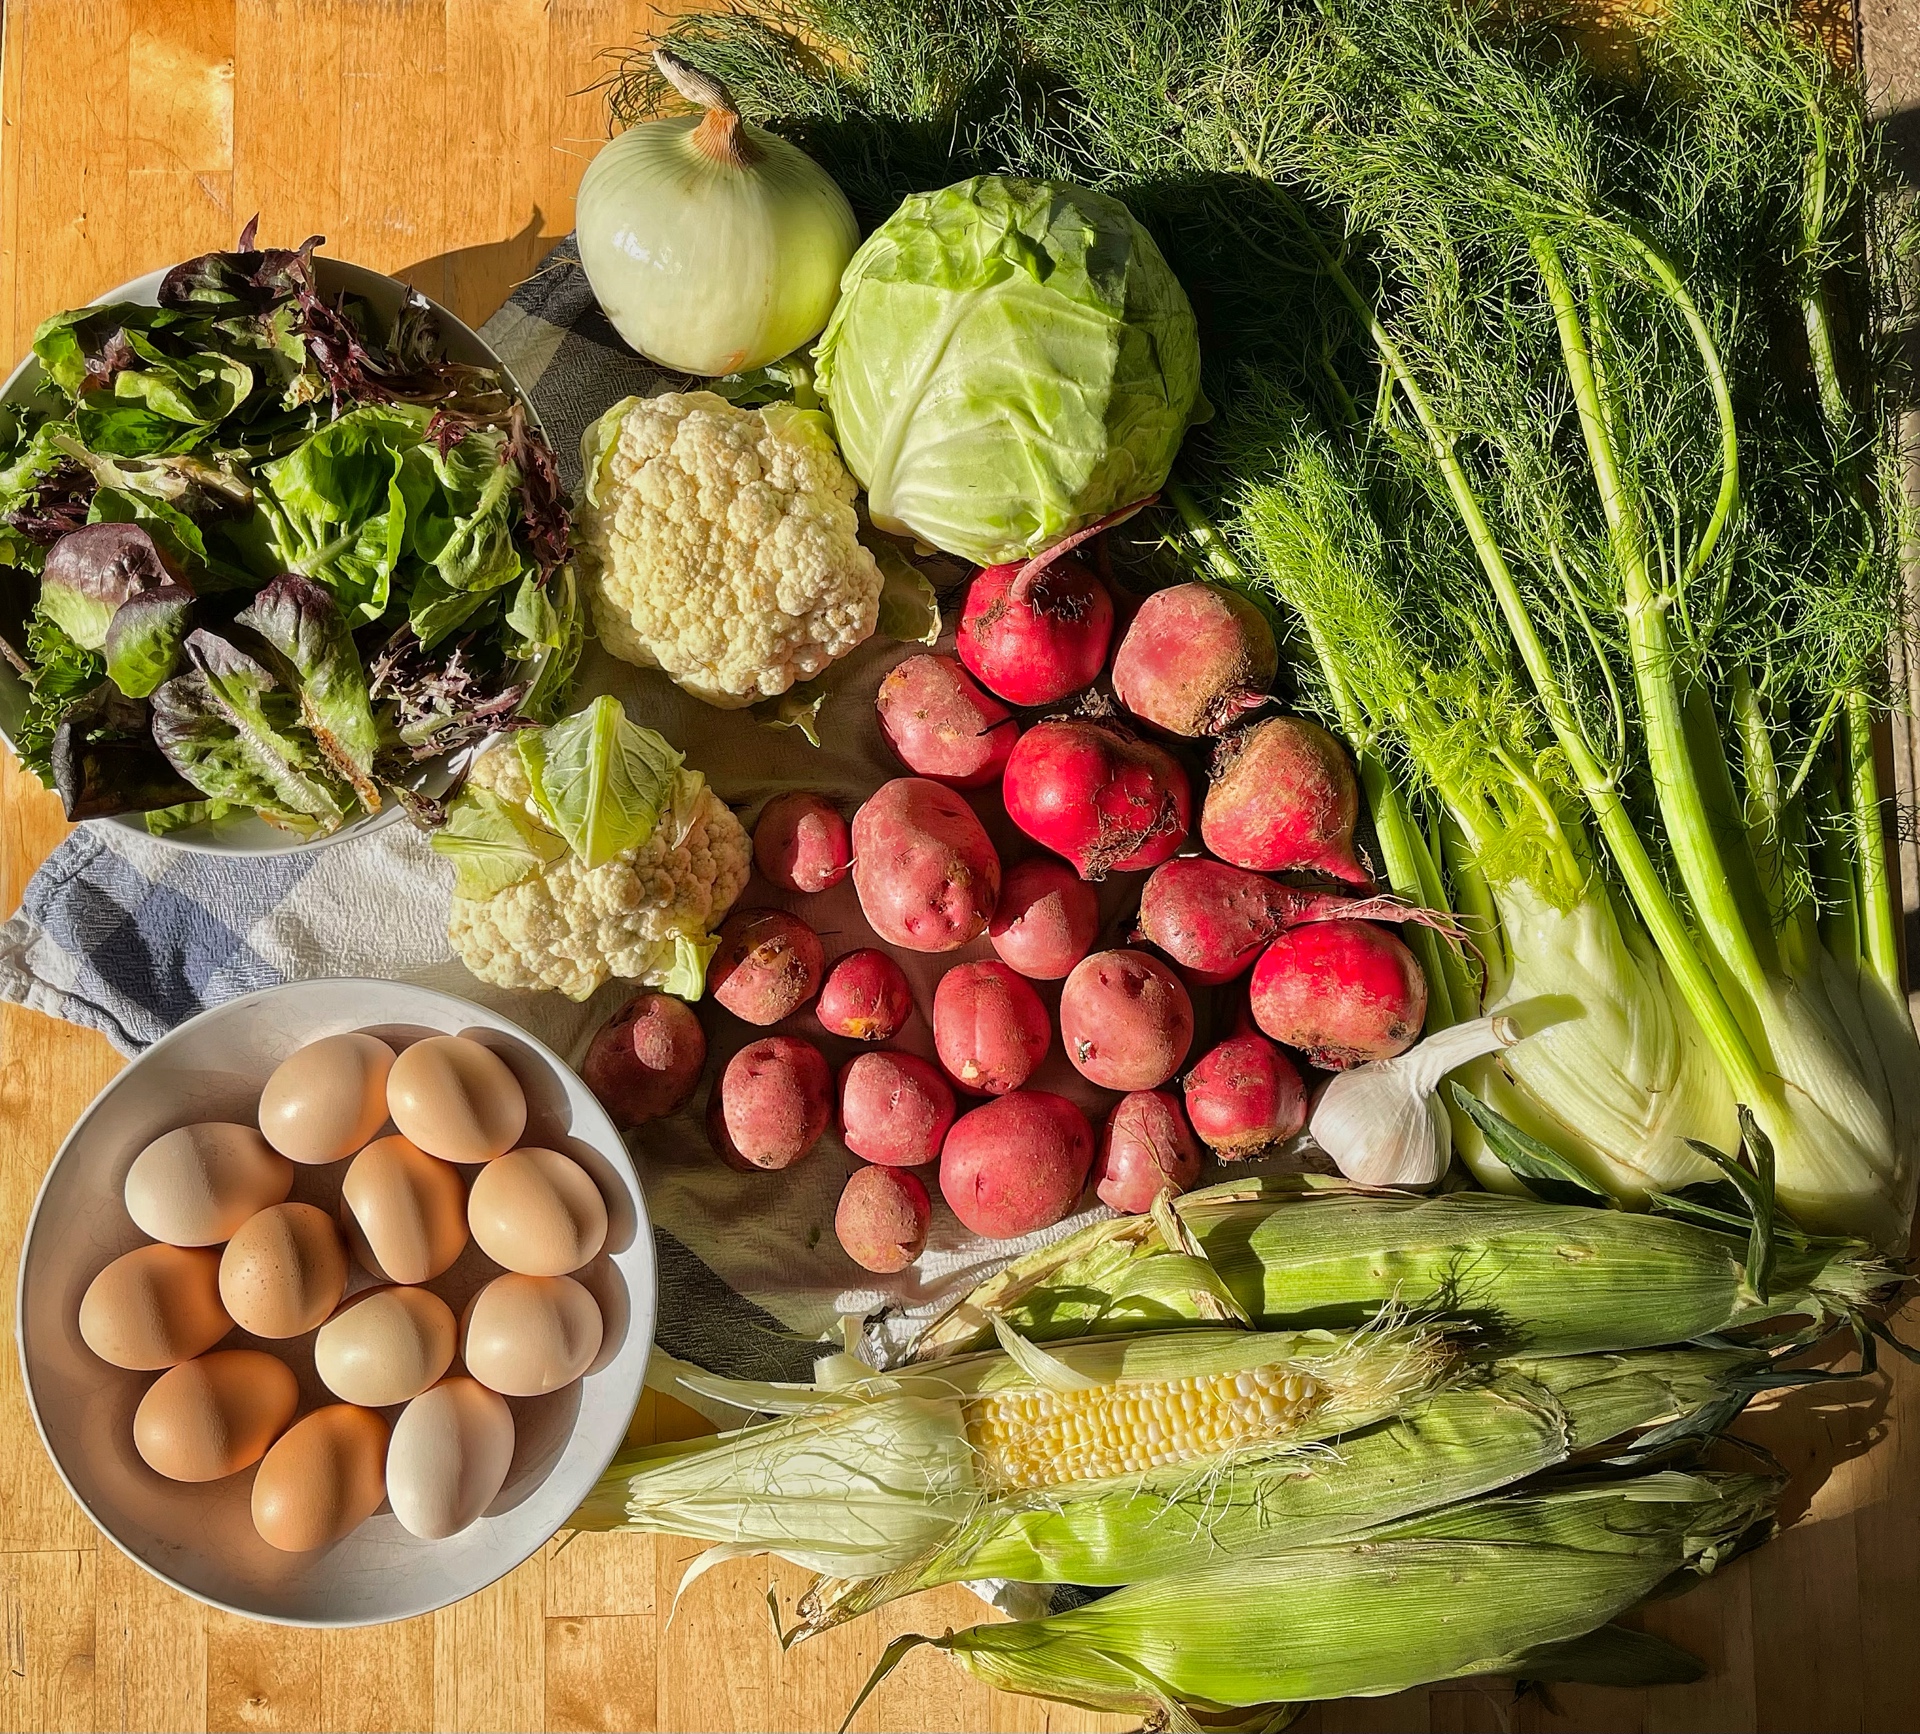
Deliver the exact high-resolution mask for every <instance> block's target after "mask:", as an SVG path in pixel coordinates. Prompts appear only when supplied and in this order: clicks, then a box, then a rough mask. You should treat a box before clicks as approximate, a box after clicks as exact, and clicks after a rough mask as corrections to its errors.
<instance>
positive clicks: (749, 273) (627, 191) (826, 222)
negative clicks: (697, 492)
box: [575, 49, 860, 376]
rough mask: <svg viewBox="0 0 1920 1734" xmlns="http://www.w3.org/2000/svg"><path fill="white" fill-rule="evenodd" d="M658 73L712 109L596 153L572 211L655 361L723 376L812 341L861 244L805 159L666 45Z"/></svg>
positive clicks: (610, 311)
mask: <svg viewBox="0 0 1920 1734" xmlns="http://www.w3.org/2000/svg"><path fill="white" fill-rule="evenodd" d="M654 59H655V63H656V64H657V65H658V67H659V70H660V74H661V76H662V77H663V78H665V79H666V80H667V82H668V83H669V84H671V85H672V86H673V88H674V89H675V90H677V91H679V92H680V94H681V95H682V96H684V97H686V98H687V99H688V101H690V102H693V103H695V104H697V105H698V106H699V107H700V108H701V109H702V110H703V111H704V112H702V113H700V114H698V115H676V116H673V117H671V118H669V119H665V120H646V121H640V122H638V123H636V124H635V125H633V126H630V127H628V128H627V130H626V131H625V132H623V133H621V134H620V135H619V136H618V137H617V138H614V139H612V140H611V141H609V142H608V143H607V144H606V145H604V146H603V147H602V148H601V151H600V154H599V155H598V156H596V157H595V158H594V159H593V161H592V162H591V163H589V164H588V165H587V172H586V174H585V175H584V176H582V177H581V181H580V193H579V197H578V199H577V201H576V203H575V227H576V228H577V230H578V233H579V240H580V263H581V265H582V266H583V267H584V268H585V270H586V273H587V281H588V282H589V283H590V284H592V286H593V293H594V296H595V298H596V299H597V300H598V301H599V303H600V305H601V307H602V309H604V310H605V312H606V315H607V317H608V319H610V320H611V321H612V322H613V326H614V329H615V330H616V331H618V332H619V333H620V335H621V336H622V337H624V338H625V339H626V340H627V341H628V342H629V343H631V344H632V345H633V347H634V348H635V349H637V350H639V351H640V353H641V354H642V355H644V356H646V357H647V358H648V359H649V360H652V361H657V362H659V363H660V365H661V366H662V367H668V368H673V369H675V370H676V371H679V372H682V373H695V374H703V375H708V376H718V375H720V374H727V373H740V372H744V371H746V370H747V369H750V368H755V367H764V366H765V365H766V364H767V363H768V362H770V361H777V360H779V358H780V357H781V356H783V355H786V354H788V353H789V352H791V351H792V350H795V349H797V348H799V346H800V345H801V344H803V343H805V342H806V341H807V340H808V339H809V338H811V337H814V336H817V335H818V334H819V331H820V328H821V327H822V326H823V325H825V324H826V322H827V316H828V315H829V314H830V313H831V312H832V311H833V304H834V301H835V299H836V298H837V297H838V295H839V292H840V273H841V272H842V271H843V270H844V269H845V268H846V264H847V261H848V260H849V259H850V258H852V257H853V249H854V247H855V245H856V244H857V243H858V241H859V239H860V231H859V227H858V225H857V224H856V223H855V222H854V219H853V210H852V207H851V206H849V205H848V203H847V200H846V195H845V194H843V193H842V192H841V191H840V189H839V188H838V187H837V186H835V185H834V183H833V182H832V180H830V179H829V178H828V176H827V173H826V171H825V170H824V169H822V168H821V167H820V165H819V164H818V163H816V162H815V161H814V160H813V159H812V158H811V157H810V156H808V155H807V154H806V152H805V151H802V150H800V149H799V148H798V147H797V146H794V145H791V144H789V143H787V141H786V140H785V139H783V138H778V137H776V136H775V135H774V134H772V133H770V132H767V131H765V130H763V129H762V128H760V127H757V126H750V125H748V124H747V123H746V122H745V121H743V120H742V119H741V118H740V115H739V113H738V111H737V110H736V109H735V108H734V106H733V100H732V98H731V97H730V96H729V95H728V94H727V91H726V88H725V86H723V85H722V84H720V83H719V82H718V81H717V80H715V79H712V78H709V77H707V75H706V74H705V73H702V72H698V71H696V70H695V69H694V68H693V67H691V66H689V65H688V64H687V63H686V62H685V61H684V60H681V59H680V58H679V56H677V55H675V54H673V53H671V52H669V51H668V50H666V49H660V50H659V51H657V52H656V54H655V56H654Z"/></svg>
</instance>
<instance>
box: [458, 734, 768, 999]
mask: <svg viewBox="0 0 1920 1734" xmlns="http://www.w3.org/2000/svg"><path fill="white" fill-rule="evenodd" d="M470 781H471V783H472V785H473V787H475V788H477V789H488V790H491V791H492V792H493V793H494V794H496V795H498V796H499V797H500V799H501V800H503V801H511V802H515V803H517V804H519V805H520V806H523V807H525V808H526V809H527V811H528V812H530V813H531V812H534V811H535V809H534V807H533V800H532V796H533V788H532V785H531V783H529V782H528V780H527V773H526V769H525V767H524V766H523V765H522V764H521V762H520V755H519V753H518V752H517V751H515V750H514V748H513V746H512V744H511V743H507V744H504V745H501V746H497V747H494V748H492V749H491V750H490V751H488V752H486V753H483V754H482V755H481V756H480V758H479V760H478V761H477V762H476V763H475V765H474V767H473V774H472V777H471V779H470ZM752 868H753V845H752V843H751V842H750V841H749V840H748V837H747V833H746V831H745V830H744V829H743V828H742V826H741V824H740V821H739V820H738V819H736V818H735V817H734V816H733V814H732V813H731V812H730V811H728V809H727V805H726V803H725V802H724V801H722V800H721V799H720V797H719V796H718V795H716V794H715V793H714V792H713V790H712V789H710V788H708V787H706V786H705V785H704V784H702V786H701V790H700V794H699V796H698V798H697V799H696V800H694V801H693V802H692V803H691V805H690V807H689V809H688V810H687V812H686V813H685V814H684V815H683V816H682V819H681V820H680V821H676V820H675V819H674V818H672V817H671V816H669V817H667V818H663V819H662V820H661V822H660V824H659V825H658V826H657V827H656V828H655V830H654V833H653V835H652V836H651V837H649V838H648V839H647V840H646V842H644V843H642V844H640V845H638V846H637V847H636V848H632V849H623V850H622V851H621V852H620V853H619V854H617V855H615V856H614V857H613V858H612V859H611V860H610V861H606V862H603V863H602V864H601V865H600V866H598V867H594V868H587V867H583V866H582V865H581V863H580V861H579V860H578V859H577V858H576V857H575V856H572V855H566V856H563V857H562V858H561V859H560V860H558V861H556V862H554V863H553V864H552V865H550V866H549V867H548V868H547V869H546V871H545V872H544V873H538V874H535V875H534V877H532V878H531V879H525V880H522V881H521V883H519V884H518V885H509V886H508V887H507V888H506V889H505V890H504V891H497V892H495V893H494V895H493V896H491V897H459V896H456V897H455V898H454V899H453V903H452V907H451V909H450V910H449V912H448V915H447V937H448V938H449V939H450V940H451V941H452V942H453V948H454V950H455V951H457V952H458V953H459V954H460V959H461V961H462V962H463V963H465V964H466V966H467V968H468V969H470V970H471V971H472V972H473V973H474V974H475V975H476V976H478V977H479V978H480V979H481V980H482V981H490V982H492V983H494V985H495V986H497V987H514V988H553V989H556V990H557V991H559V992H561V993H564V994H566V995H567V996H568V997H569V998H570V999H585V998H586V997H587V996H588V995H589V994H590V993H592V992H593V990H594V989H595V988H597V987H599V986H600V985H601V983H602V982H605V981H607V980H608V979H609V978H611V977H613V976H619V977H620V978H621V979H623V980H626V981H636V982H641V983H644V984H646V985H649V986H657V985H662V984H663V983H664V980H665V977H666V975H667V973H668V972H669V971H670V970H671V969H672V968H673V966H674V964H675V962H676V960H677V956H678V950H679V948H678V947H676V945H675V941H676V940H681V941H683V942H691V943H693V944H696V945H699V946H700V947H701V948H702V949H703V951H704V950H710V949H711V945H712V941H711V939H710V938H709V932H710V930H711V929H712V928H714V927H717V926H718V925H719V923H720V918H721V917H722V916H723V915H725V914H726V912H727V910H728V908H729V907H731V905H732V903H733V901H734V899H735V898H736V897H738V896H739V895H740V893H741V891H742V890H744V889H745V887H746V883H747V875H748V874H749V873H750V872H751V871H752Z"/></svg>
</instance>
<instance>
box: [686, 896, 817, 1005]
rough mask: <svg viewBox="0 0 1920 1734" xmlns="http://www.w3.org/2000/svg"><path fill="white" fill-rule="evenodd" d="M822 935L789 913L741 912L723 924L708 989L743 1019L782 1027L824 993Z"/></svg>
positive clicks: (710, 971) (753, 910)
mask: <svg viewBox="0 0 1920 1734" xmlns="http://www.w3.org/2000/svg"><path fill="white" fill-rule="evenodd" d="M826 961H827V954H826V952H825V950H824V949H823V948H822V947H821V944H820V936H819V935H818V934H817V933H815V932H814V931H813V929H812V928H811V927H809V926H808V925H807V924H806V923H805V922H804V921H802V920H801V919H800V917H799V916H797V915H789V914H788V913H787V912H786V911H785V910H784V909H736V910H735V911H734V912H733V913H732V914H731V915H729V916H728V917H727V918H726V920H725V921H723V922H721V924H720V945H719V949H718V950H716V951H715V952H714V954H713V961H712V962H711V963H709V964H708V965H707V991H708V993H710V994H711V995H712V996H713V998H714V999H716V1000H718V1001H719V1002H720V1004H721V1005H723V1006H725V1007H726V1008H727V1010H728V1011H730V1012H732V1013H733V1015H734V1016H735V1017H737V1018H742V1019H744V1020H745V1021H746V1022H748V1023H750V1024H777V1023H778V1022H779V1021H780V1020H781V1019H782V1018H784V1017H791V1016H792V1015H793V1014H794V1013H795V1012H797V1011H798V1010H799V1009H800V1008H801V1007H802V1006H803V1005H805V1004H806V1003H807V1001H808V1000H810V999H812V998H813V996H814V995H815V994H816V993H818V992H819V991H820V972H821V971H822V970H823V969H824V968H825V967H826Z"/></svg>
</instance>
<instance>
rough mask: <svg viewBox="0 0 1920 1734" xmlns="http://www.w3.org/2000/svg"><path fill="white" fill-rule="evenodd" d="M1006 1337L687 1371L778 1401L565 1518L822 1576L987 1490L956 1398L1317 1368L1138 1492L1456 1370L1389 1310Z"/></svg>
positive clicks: (961, 1513)
mask: <svg viewBox="0 0 1920 1734" xmlns="http://www.w3.org/2000/svg"><path fill="white" fill-rule="evenodd" d="M1009 1341H1010V1343H1011V1345H1012V1347H1011V1350H1010V1351H1006V1350H1003V1351H999V1352H995V1353H990V1354H981V1355H970V1356H961V1357H956V1358H953V1359H950V1360H947V1361H943V1362H942V1363H940V1365H939V1366H937V1367H929V1368H925V1369H918V1370H914V1371H912V1372H909V1373H905V1374H901V1375H887V1374H873V1373H869V1374H868V1375H867V1376H865V1377H856V1378H853V1379H852V1380H851V1381H848V1380H847V1379H846V1371H845V1368H844V1366H835V1367H833V1368H832V1369H831V1375H832V1376H831V1377H830V1379H829V1380H828V1381H827V1382H824V1383H815V1384H811V1385H760V1384H749V1383H742V1382H737V1381H731V1380H725V1379H717V1378H712V1377H709V1376H704V1375H699V1374H692V1375H688V1376H687V1382H688V1383H689V1386H690V1388H692V1389H694V1390H696V1391H697V1392H698V1394H700V1395H703V1396H706V1397H709V1398H715V1397H717V1398H719V1399H721V1400H722V1401H731V1402H735V1403H737V1404H738V1405H739V1406H740V1407H742V1408H744V1409H749V1410H778V1409H786V1410H789V1411H791V1412H790V1413H788V1414H786V1415H785V1416H783V1418H781V1419H779V1420H776V1421H770V1422H764V1423H761V1424H759V1425H756V1426H751V1427H747V1428H744V1429H742V1430H740V1431H738V1432H734V1433H726V1434H722V1435H720V1436H719V1437H718V1438H712V1439H704V1440H690V1441H683V1442H681V1443H679V1444H677V1445H673V1446H669V1447H665V1448H659V1449H649V1450H646V1451H641V1452H637V1453H634V1454H632V1455H630V1456H626V1457H622V1458H620V1459H617V1460H616V1461H615V1462H614V1463H613V1465H612V1466H611V1467H610V1468H609V1469H608V1470H607V1472H606V1473H605V1474H604V1475H603V1476H602V1477H601V1479H600V1481H599V1483H598V1484H597V1485H596V1487H595V1489H594V1491H593V1493H592V1494H590V1495H589V1497H588V1499H587V1500H586V1502H585V1503H584V1504H583V1505H582V1506H581V1508H580V1510H579V1511H578V1512H577V1513H576V1514H575V1516H574V1519H573V1527H574V1528H576V1529H641V1530H651V1531H656V1532H661V1533H667V1534H674V1535H691V1536H696V1537H699V1538H701V1539H704V1540H706V1541H709V1542H711V1543H713V1544H714V1546H715V1548H716V1549H719V1550H721V1552H720V1553H718V1554H715V1555H714V1556H713V1557H714V1558H718V1557H736V1556H739V1555H742V1554H751V1553H774V1554H778V1555H780V1556H781V1557H783V1558H786V1559H790V1560H793V1561H795V1562H796V1563H798V1564H800V1565H804V1566H807V1567H809V1568H810V1569H812V1570H813V1571H816V1572H819V1573H822V1574H825V1575H828V1576H833V1577H870V1576H877V1575H880V1574H884V1573H887V1572H893V1571H900V1570H904V1569H906V1568H907V1567H910V1566H913V1565H916V1564H918V1563H919V1562H921V1561H922V1560H924V1559H926V1558H927V1557H928V1556H929V1555H930V1554H931V1553H932V1552H934V1551H935V1550H936V1549H938V1548H939V1547H941V1546H943V1545H944V1544H945V1543H946V1542H947V1541H949V1540H950V1539H951V1537H952V1535H953V1534H954V1532H955V1531H956V1530H958V1529H959V1528H960V1527H961V1526H962V1525H963V1524H965V1523H967V1522H968V1521H970V1520H971V1519H972V1518H973V1517H975V1516H976V1515H977V1514H978V1513H979V1511H980V1510H981V1509H983V1508H984V1507H985V1506H986V1505H987V1504H988V1503H989V1502H990V1500H991V1499H992V1498H993V1497H994V1494H993V1491H992V1488H991V1485H990V1483H989V1481H988V1478H987V1477H986V1475H985V1474H984V1472H983V1465H982V1463H981V1462H980V1460H979V1457H978V1454H977V1453H976V1451H975V1449H974V1447H973V1445H972V1444H971V1443H970V1442H969V1433H968V1425H969V1415H970V1413H972V1412H973V1411H971V1410H970V1408H969V1404H970V1402H971V1400H973V1399H978V1398H982V1397H986V1396H991V1395H996V1394H1005V1393H1027V1392H1036V1393H1037V1392H1039V1391H1042V1390H1046V1389H1048V1388H1049V1387H1051V1388H1053V1389H1055V1390H1059V1389H1077V1388H1081V1387H1084V1386H1087V1385H1095V1386H1098V1385H1105V1384H1110V1383H1114V1382H1121V1383H1129V1384H1132V1383H1145V1382H1152V1381H1156V1380H1165V1379H1170V1378H1184V1377H1189V1376H1193V1375H1196V1374H1214V1373H1226V1374H1233V1373H1237V1372H1240V1371H1242V1370H1244V1369H1253V1368H1268V1367H1272V1366H1275V1365H1285V1366H1287V1367H1290V1368H1293V1369H1296V1370H1297V1371H1298V1372H1299V1373H1300V1374H1302V1375H1303V1376H1306V1377H1310V1378H1311V1379H1313V1380H1315V1381H1317V1383H1318V1386H1319V1388H1320V1389H1321V1390H1322V1392H1323V1395H1322V1396H1321V1398H1320V1399H1319V1400H1318V1402H1317V1406H1316V1407H1314V1408H1313V1409H1312V1411H1311V1413H1309V1414H1307V1415H1305V1416H1304V1418H1302V1419H1301V1420H1300V1421H1299V1422H1298V1423H1297V1424H1290V1426H1289V1430H1288V1431H1287V1433H1286V1434H1285V1436H1284V1437H1280V1438H1275V1439H1272V1440H1269V1441H1266V1442H1264V1443H1262V1444H1259V1445H1256V1446H1249V1447H1246V1448H1243V1449H1238V1450H1235V1451H1233V1452H1230V1453H1227V1454H1224V1455H1216V1456H1213V1457H1210V1458H1207V1459H1204V1460H1199V1461H1195V1462H1191V1463H1180V1464H1174V1465H1171V1466H1169V1467H1166V1468H1164V1469H1156V1470H1152V1471H1148V1472H1145V1473H1140V1474H1134V1475H1129V1476H1128V1477H1126V1478H1125V1482H1124V1485H1127V1486H1129V1487H1131V1488H1133V1489H1135V1490H1137V1491H1140V1492H1142V1493H1146V1494H1150V1495H1151V1494H1165V1493H1172V1492H1175V1491H1177V1490H1180V1489H1183V1488H1187V1487H1191V1486H1193V1485H1195V1484H1196V1483H1197V1482H1198V1481H1202V1480H1206V1479H1210V1478H1214V1477H1218V1476H1220V1475H1222V1474H1228V1473H1231V1472H1233V1471H1234V1470H1237V1469H1240V1468H1243V1467H1245V1466H1246V1465H1248V1464H1250V1463H1253V1462H1257V1461H1260V1460H1262V1459H1264V1458H1266V1457H1269V1456H1280V1455H1286V1454H1287V1453H1290V1452H1293V1451H1296V1450H1298V1449H1299V1448H1300V1447H1302V1446H1305V1445H1311V1444H1313V1443H1315V1442H1318V1441H1322V1440H1326V1439H1331V1438H1334V1437H1337V1436H1338V1435H1340V1434H1343V1433H1349V1432H1352V1431H1354V1430H1356V1429H1358V1428H1363V1427H1367V1426H1371V1425H1373V1424H1374V1423H1375V1422H1377V1421H1381V1420H1384V1419H1385V1418H1386V1417H1388V1416H1390V1415H1395V1414H1398V1413H1400V1412H1401V1411H1402V1410H1403V1409H1406V1408H1409V1407H1411V1406H1412V1405H1414V1404H1416V1403H1419V1402H1421V1401H1422V1400H1424V1399H1425V1398H1427V1397H1429V1396H1431V1395H1433V1394H1434V1393H1435V1392H1437V1391H1439V1390H1442V1389H1445V1388H1447V1387H1448V1386H1449V1385H1451V1384H1453V1383H1454V1382H1456V1381H1457V1380H1458V1379H1460V1378H1461V1377H1463V1376H1465V1372H1466V1369H1465V1363H1464V1359H1463V1357H1462V1354H1461V1352H1460V1349H1459V1346H1458V1344H1457V1342H1456V1341H1455V1339H1454V1337H1453V1336H1452V1335H1450V1334H1449V1333H1448V1332H1447V1331H1444V1330H1438V1329H1435V1328H1432V1327H1430V1326H1425V1325H1418V1324H1408V1323H1404V1322H1402V1323H1386V1324H1381V1325H1374V1326H1369V1327H1368V1328H1366V1329H1363V1330H1360V1331H1352V1332H1329V1331H1290V1332H1272V1331H1244V1330H1223V1329H1213V1330H1203V1331H1178V1332H1174V1331H1169V1332H1155V1333H1151V1334H1148V1335H1143V1336H1135V1337H1108V1338H1102V1339H1100V1340H1098V1341H1094V1342H1086V1343H1068V1344H1060V1345H1056V1346H1054V1347H1053V1348H1052V1349H1051V1351H1048V1352H1042V1351H1040V1350H1037V1349H1034V1348H1032V1347H1031V1346H1029V1345H1024V1344H1022V1343H1020V1342H1019V1340H1018V1339H1017V1338H1010V1339H1009ZM1114 1485H1115V1482H1114V1481H1112V1480H1088V1481H1083V1482H1075V1483H1070V1484H1066V1485H1056V1486H1054V1487H1052V1488H1050V1489H1049V1493H1048V1497H1049V1498H1050V1499H1053V1500H1060V1501H1070V1500H1072V1499H1076V1498H1082V1497H1091V1496H1095V1495H1097V1494H1099V1493H1100V1492H1102V1491H1106V1490H1108V1489H1110V1488H1111V1487H1112V1486H1114ZM709 1563H710V1562H709Z"/></svg>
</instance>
